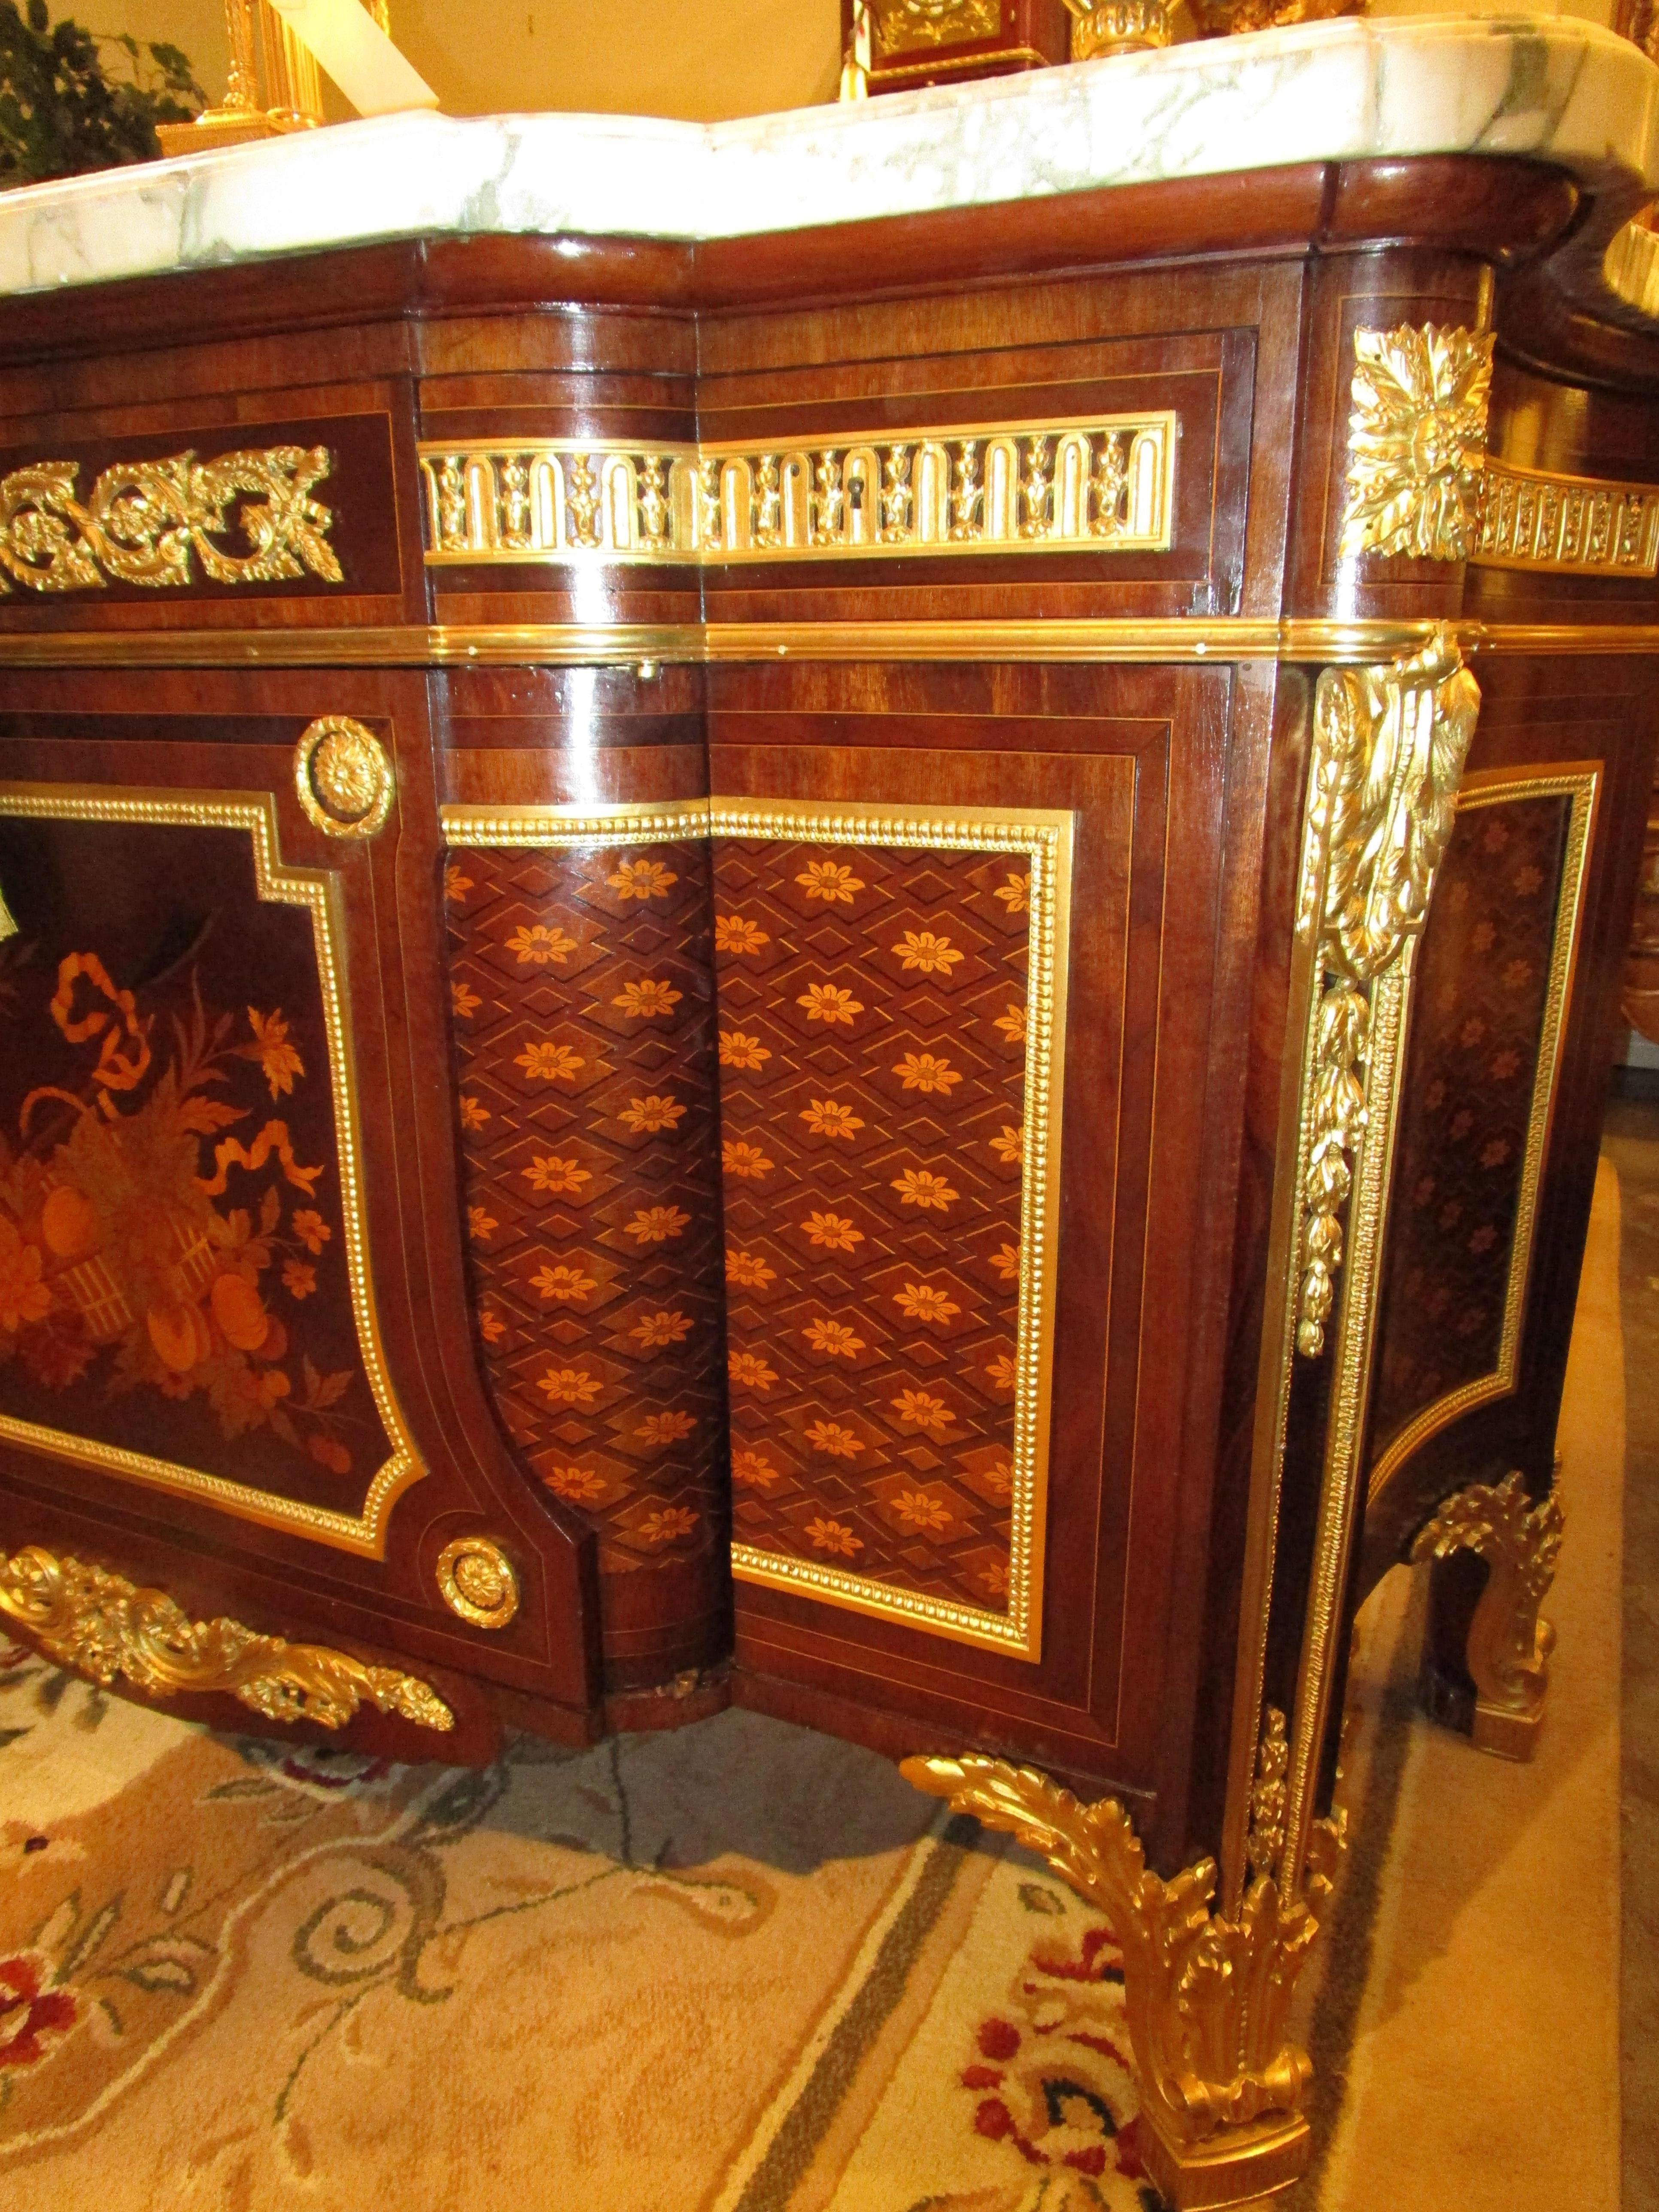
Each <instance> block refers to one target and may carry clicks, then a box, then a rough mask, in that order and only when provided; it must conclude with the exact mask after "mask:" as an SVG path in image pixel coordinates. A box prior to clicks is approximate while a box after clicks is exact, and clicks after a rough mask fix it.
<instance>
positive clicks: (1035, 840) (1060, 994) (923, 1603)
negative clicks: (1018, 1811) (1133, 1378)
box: [440, 795, 1074, 1660]
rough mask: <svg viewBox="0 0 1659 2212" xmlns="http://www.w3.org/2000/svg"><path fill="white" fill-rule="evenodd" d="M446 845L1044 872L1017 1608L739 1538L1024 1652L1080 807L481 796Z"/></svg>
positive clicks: (1016, 1451)
mask: <svg viewBox="0 0 1659 2212" xmlns="http://www.w3.org/2000/svg"><path fill="white" fill-rule="evenodd" d="M440 819H441V824H442V829H443V834H444V839H445V842H446V845H447V846H449V847H452V848H466V847H468V846H488V845H518V846H544V847H546V848H548V849H549V850H553V851H562V850H569V849H570V848H574V847H576V846H580V845H593V844H600V845H623V844H650V843H657V844H661V843H667V842H673V841H675V840H678V839H680V838H683V837H686V836H699V835H701V836H708V837H711V838H713V837H744V838H754V837H774V838H789V839H793V838H806V839H811V840H812V841H813V842H823V843H826V844H833V843H836V842H846V843H858V844H865V845H871V844H873V845H886V846H896V847H900V848H903V847H911V848H915V849H917V850H923V851H925V850H927V849H928V848H945V849H948V850H952V851H966V852H984V853H996V854H1012V855H1017V856H1020V857H1024V858H1026V859H1027V860H1029V862H1030V871H1031V890H1030V936H1029V939H1028V947H1029V951H1028V961H1029V969H1028V986H1027V1006H1028V1019H1027V1024H1026V1039H1025V1128H1026V1142H1025V1158H1024V1166H1023V1170H1022V1178H1021V1186H1020V1277H1019V1319H1018V1334H1017V1339H1016V1348H1015V1362H1014V1364H1015V1375H1016V1381H1015V1389H1014V1442H1013V1449H1012V1462H1013V1481H1012V1529H1011V1534H1010V1541H1009V1562H1008V1569H1009V1571H1008V1607H1007V1610H1006V1613H992V1612H990V1611H989V1610H987V1609H986V1608H983V1607H977V1606H967V1605H959V1604H955V1603H952V1602H951V1601H949V1600H945V1599H940V1598H933V1597H929V1596H927V1595H925V1594H924V1593H922V1592H920V1591H912V1590H903V1589H894V1588H892V1587H891V1586H890V1585H889V1584H887V1583H880V1582H878V1581H876V1580H875V1579H874V1578H873V1577H870V1576H863V1575H855V1574H850V1573H848V1572H845V1571H842V1570H840V1569H837V1568H834V1567H829V1566H824V1565H817V1564H816V1563H814V1562H812V1561H810V1560H805V1559H787V1558H785V1557H783V1556H782V1555H781V1554H779V1553H768V1552H763V1551H759V1550H757V1549H755V1548H754V1547H750V1546H749V1545H745V1544H738V1543H734V1544H733V1545H732V1574H733V1576H734V1577H735V1578H736V1579H737V1580H738V1581H739V1582H748V1583H757V1584H760V1585H762V1586H763V1587H765V1588H769V1589H782V1590H787V1591H790V1592H792V1593H793V1594H794V1595H798V1596H804V1597H811V1598H815V1599H817V1600H818V1601H820V1602H822V1603H823V1604H827V1605H835V1606H841V1607H846V1608H847V1609H848V1610H849V1611H852V1612H855V1613H866V1614H870V1615H872V1616H874V1617H875V1618H877V1619H880V1620H895V1621H898V1622H900V1623H902V1625H903V1626H907V1627H911V1628H921V1629H923V1630H926V1631H927V1632H931V1633H933V1634H934V1635H938V1636H942V1637H947V1638H952V1639H954V1640H956V1641H957V1642H961V1643H965V1644H976V1645H978V1646H981V1648H984V1649H988V1650H996V1651H1003V1652H1007V1653H1010V1654H1012V1656H1015V1657H1018V1658H1022V1659H1030V1660H1036V1659H1038V1658H1040V1657H1041V1656H1042V1584H1043V1567H1044V1550H1045V1547H1044V1541H1043V1513H1044V1507H1045V1504H1046V1501H1047V1494H1048V1428H1049V1401H1050V1397H1051V1395H1052V1383H1053V1365H1054V1309H1055V1300H1056V1295H1057V1285H1058V1274H1057V1262H1058V1257H1059V1242H1060V1125H1061V1115H1062V1110H1063V1104H1064V1097H1063V1092H1064V1072H1065V1071H1064V1054H1065V1036H1066V978H1067V958H1068V951H1069V944H1070V920H1071V915H1070V908H1071V878H1072V848H1073V828H1074V824H1073V816H1072V815H1071V814H1070V813H1069V812H1067V811H1060V810H1049V809H1042V808H1032V807H1024V808H1022V807H995V806H982V807H975V808H971V809H964V808H962V807H954V806H927V805H904V804H896V803H887V802H872V803H869V804H866V805H847V804H845V803H842V802H832V801H813V800H806V799H740V798H726V797H720V796H718V795H717V796H715V797H714V798H712V799H676V800H670V801H667V802H664V803H659V804H645V805H591V806H585V805H572V806H538V805H523V806H476V805H459V804H451V805H445V806H443V807H442V808H441V810H440Z"/></svg>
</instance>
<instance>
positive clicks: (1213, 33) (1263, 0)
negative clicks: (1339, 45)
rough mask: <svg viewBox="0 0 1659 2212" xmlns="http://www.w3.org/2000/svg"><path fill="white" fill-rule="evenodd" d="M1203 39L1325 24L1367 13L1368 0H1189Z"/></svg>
mask: <svg viewBox="0 0 1659 2212" xmlns="http://www.w3.org/2000/svg"><path fill="white" fill-rule="evenodd" d="M1186 4H1187V7H1188V9H1189V11H1190V12H1191V15H1192V18H1193V21H1194V24H1195V25H1196V26H1197V29H1198V35H1199V36H1200V38H1201V39H1225V38H1230V37H1235V36H1237V34H1238V33H1242V32H1244V31H1277V30H1280V29H1282V28H1283V27H1285V25H1286V24H1289V23H1325V22H1328V21H1331V20H1332V18H1333V17H1334V16H1338V15H1364V12H1365V7H1366V0H1186Z"/></svg>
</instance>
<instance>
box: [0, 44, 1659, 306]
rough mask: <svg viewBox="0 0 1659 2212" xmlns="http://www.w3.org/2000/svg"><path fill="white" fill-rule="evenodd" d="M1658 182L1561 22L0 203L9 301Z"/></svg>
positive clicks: (1613, 64)
mask: <svg viewBox="0 0 1659 2212" xmlns="http://www.w3.org/2000/svg"><path fill="white" fill-rule="evenodd" d="M1458 153H1477V154H1492V155H1531V156H1534V157H1535V158H1537V159H1540V160H1543V161H1554V162H1559V164H1560V165H1561V166H1562V167H1564V168H1565V169H1567V170H1569V171H1571V173H1573V174H1574V175H1575V176H1577V177H1578V178H1580V179H1583V180H1584V181H1585V182H1587V183H1590V184H1596V183H1606V182H1607V181H1608V180H1609V179H1613V178H1615V177H1617V178H1620V179H1625V180H1628V179H1630V178H1632V177H1635V178H1639V179H1643V180H1644V182H1645V183H1647V184H1648V185H1650V186H1651V187H1653V188H1654V189H1655V190H1656V191H1659V69H1656V68H1655V67H1654V65H1653V64H1651V63H1650V62H1649V61H1648V60H1647V59H1646V58H1644V56H1643V55H1642V54H1641V53H1640V52H1638V50H1637V49H1636V47H1634V46H1632V45H1631V44H1630V43H1629V42H1628V41H1627V40H1624V39H1620V38H1617V37H1615V36H1614V35H1613V33H1611V32H1609V31H1605V30H1602V29H1601V28H1599V27H1597V26H1595V25H1594V24H1591V23H1588V22H1583V21H1578V20H1577V19H1574V18H1570V17H1562V16H1525V15H1516V16H1507V17H1485V18H1469V19H1458V18H1453V17H1444V16H1441V17H1430V18H1425V17H1394V18H1388V19H1383V20H1379V21H1364V20H1360V21H1336V22H1325V23H1314V24H1307V25H1303V26H1299V27H1293V28H1290V29H1285V30H1279V31H1265V32H1261V33H1256V34H1255V35H1253V36H1250V37H1245V38H1237V39H1223V40H1209V41H1205V42H1201V43H1196V44H1193V45H1188V46H1176V47H1173V48H1171V49H1170V50H1169V51H1168V52H1164V53H1159V54H1135V55H1118V56H1113V57H1110V58H1106V59H1103V60H1100V61H1096V62H1089V63H1085V64H1081V65H1079V66H1076V67H1073V68H1070V69H1056V70H1038V71H1036V72H1033V73H1032V74H1031V75H1030V76H1018V77H1004V78H1001V79H998V80H996V81H994V82H990V83H987V84H976V85H967V86H963V87H960V88H951V89H947V90H940V91H936V92H921V93H909V94H896V95H892V96H888V97H884V98H882V99H879V100H870V101H862V102H859V103H856V104H854V105H849V106H830V107H811V108H800V109H796V110H793V111H792V112H788V113H787V114H781V115H767V116H757V117H752V118H744V119H743V120H741V121H738V122H734V123H722V124H715V125H699V124H692V123H674V122H665V121H663V120H661V119H659V118H648V117H633V116H629V117H620V116H595V115H507V116H480V117H471V118H451V117H445V116H439V115H432V114H425V113H417V114H408V115H392V116H383V117H380V118H378V119H376V120H374V121H372V122H362V123H350V124H343V125H336V126H334V127H333V128H331V129H328V130H323V131H310V132H307V133H305V134H304V135H303V136H299V137H289V138H284V139H279V140H269V141H266V142H265V143H263V144H259V145H253V146H243V147H237V148H234V149H228V150H227V151H224V152H221V153H210V154H199V155H190V156H186V157H185V158H184V159H181V160H177V161H162V162H155V163H150V164H148V165H145V166H143V167H137V168H131V169H123V170H116V171H111V172H106V173H103V174H100V175H98V176H92V177H80V178H76V179H72V180H71V181H70V182H68V183H65V184H58V185H35V186H33V187H31V188H29V189H27V190H25V191H18V192H14V193H9V194H6V195H3V196H0V294H3V293H19V292H30V291H40V290H44V289H49V288H51V287H53V286H57V285H65V284H92V283H104V282H107V281H109V280H112V279H114V278H118V277H128V276H148V275H153V274H155V273H158V272H161V271H165V270H177V269H191V268H201V267H204V266H209V265H211V264H217V263H223V262H231V261H243V260H249V259H254V258H259V257H261V256H264V255H269V254H276V253H295V252H305V251H307V250H313V251H314V250H316V249H319V248H322V247H326V246H345V245H356V244H361V243H362V242H364V241H366V240H371V239H387V238H410V237H419V236H444V235H448V236H455V235H462V234H469V233H471V234H476V233H480V232H483V233H489V232H520V233H522V232H542V233H557V232H561V231H578V232H583V231H585V232H590V233H610V234H631V235H636V236H646V237H653V238H667V239H688V240H696V239H711V238H732V237H742V236H744V235H748V234H754V233H757V232H763V231H775V230H791V229H798V228H802V227H803V226H805V225H809V224H813V223H823V222H851V221H858V220H862V219H867V218H871V217H874V216H890V215H901V214H910V213H914V212H921V211H924V210H933V209H939V208H957V207H975V206H981V205H985V204H988V203H991V202H994V201H998V200H1010V199H1022V198H1036V197H1042V196H1043V195H1044V194H1048V193H1053V192H1068V191H1081V190H1086V189H1088V188H1090V187H1094V186H1102V185H1121V184H1131V183H1140V182H1143V181H1146V180H1149V179H1158V178H1171V177H1201V176H1213V175H1216V174H1218V173H1222V172H1224V171H1229V170H1239V169H1252V168H1262V167H1271V166H1273V165H1276V164H1278V163H1280V162H1292V161H1353V160H1364V159H1367V158H1370V157H1375V156H1378V155H1413V154H1458Z"/></svg>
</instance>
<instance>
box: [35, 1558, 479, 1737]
mask: <svg viewBox="0 0 1659 2212" xmlns="http://www.w3.org/2000/svg"><path fill="white" fill-rule="evenodd" d="M0 1613H3V1614H5V1615H7V1616H9V1618H10V1619H11V1620H15V1622H16V1623H17V1624H18V1626H20V1627H21V1628H23V1629H26V1630H27V1632H28V1633H29V1634H30V1635H31V1636H33V1638H34V1639H35V1641H36V1642H37V1643H38V1644H40V1649H41V1650H43V1651H44V1652H45V1653H46V1656H47V1657H48V1658H49V1659H55V1660H57V1661H58V1663H59V1664H60V1665H61V1666H64V1667H68V1668H72V1669H73V1670H74V1671H75V1672H76V1674H86V1675H89V1676H90V1677H91V1679H92V1680H94V1682H99V1683H101V1684H103V1685H104V1686H106V1687H107V1686H108V1685H109V1684H110V1683H112V1681H114V1680H115V1679H116V1677H117V1675H118V1674H124V1675H125V1677H126V1679H127V1680H128V1681H130V1682H131V1683H132V1684H134V1685H135V1686H136V1687H137V1688H138V1689H141V1690H146V1691H148V1692H149V1693H150V1695H151V1696H152V1697H159V1698H169V1697H173V1696H174V1695H176V1694H177V1693H178V1692H180V1691H197V1692H201V1691H208V1690H224V1691H228V1692H229V1693H230V1695H231V1696H232V1697H234V1698H240V1700H241V1702H242V1703H243V1704H244V1705H247V1706H249V1707H251V1709H252V1711H254V1712H256V1713H259V1714H262V1715H263V1716H264V1718H265V1719H266V1720H271V1721H316V1722H319V1723H321V1725H322V1726H323V1727H324V1728H331V1729H337V1728H343V1726H344V1725H345V1723H346V1722H347V1721H349V1719H350V1718H351V1717H352V1716H353V1714H354V1713H356V1711H357V1709H358V1706H359V1705H361V1704H362V1702H363V1701H364V1700H365V1699H368V1701H369V1702H370V1703H371V1704H373V1705H376V1706H378V1707H379V1709H380V1711H381V1712H383V1713H396V1714H397V1715H398V1717H399V1718H401V1719H403V1720H406V1721H413V1722H414V1723H415V1724H416V1727H417V1728H428V1729H438V1730H440V1731H441V1732H447V1731H448V1730H449V1729H453V1727H454V1725H455V1716H454V1715H453V1713H452V1712H451V1711H450V1710H449V1707H448V1706H447V1705H445V1703H444V1701H443V1699H441V1697H439V1695H438V1694H437V1692H436V1691H435V1690H434V1689H433V1688H432V1687H431V1686H430V1685H429V1684H428V1683H426V1682H422V1680H419V1678H418V1677H417V1676H416V1675H412V1674H398V1672H397V1670H396V1669H395V1668H391V1667H367V1666H365V1665H364V1664H363V1662H362V1660H360V1659H353V1658H351V1657H350V1656H349V1655H348V1654H347V1653H345V1652H343V1651H331V1650H328V1649H326V1648H325V1646H324V1645H322V1644H289V1643H285V1642H284V1641H283V1638H281V1637H280V1636H260V1635H257V1634H256V1633H255V1632H254V1631H253V1630H252V1629H251V1628H245V1627H244V1626H242V1624H241V1622H240V1621H238V1620H225V1619H223V1618H221V1619H219V1620H191V1619H190V1617H189V1615H188V1614H187V1613H185V1612H184V1611H183V1610H182V1609H181V1608H180V1607H179V1606H177V1605H175V1604H174V1603H173V1600H172V1599H171V1598H170V1597H168V1596H167V1594H166V1592H165V1591H163V1590H159V1589H138V1588H137V1586H136V1585H135V1584H133V1583H130V1582H128V1581H127V1580H126V1579H125V1577H124V1576H121V1575H117V1574H112V1573H110V1572H109V1571H108V1570H107V1569H106V1568H104V1567H89V1566H87V1565H84V1564H83V1563H82V1561H81V1560H79V1559H58V1558H57V1557H56V1556H55V1555H54V1554H53V1553H51V1552H48V1551H44V1550H42V1549H41V1547H40V1546H39V1545H37V1544H31V1545H29V1546H28V1547H27V1548H26V1549H24V1550H23V1551H21V1552H18V1553H15V1555H14V1556H13V1557H12V1558H10V1559H7V1558H6V1557H5V1555H4V1554H3V1553H0Z"/></svg>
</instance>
